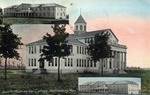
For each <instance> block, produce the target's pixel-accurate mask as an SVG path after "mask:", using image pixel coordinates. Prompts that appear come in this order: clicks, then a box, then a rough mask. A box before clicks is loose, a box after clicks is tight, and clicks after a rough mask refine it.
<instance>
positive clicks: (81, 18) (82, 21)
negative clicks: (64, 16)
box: [75, 15, 86, 24]
mask: <svg viewBox="0 0 150 95" xmlns="http://www.w3.org/2000/svg"><path fill="white" fill-rule="evenodd" d="M75 23H85V24H86V22H85V20H84V19H83V17H82V16H81V15H80V16H79V18H78V19H77V21H76V22H75Z"/></svg>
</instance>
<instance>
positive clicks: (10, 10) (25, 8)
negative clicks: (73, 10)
mask: <svg viewBox="0 0 150 95" xmlns="http://www.w3.org/2000/svg"><path fill="white" fill-rule="evenodd" d="M4 16H5V17H37V18H54V19H60V18H61V19H66V7H65V6H62V5H59V4H56V3H49V4H28V3H22V4H20V5H13V6H10V7H7V8H4Z"/></svg>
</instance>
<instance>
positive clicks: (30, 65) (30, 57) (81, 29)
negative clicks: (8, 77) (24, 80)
mask: <svg viewBox="0 0 150 95" xmlns="http://www.w3.org/2000/svg"><path fill="white" fill-rule="evenodd" d="M100 32H109V33H110V37H109V44H110V46H111V52H112V54H113V55H114V57H113V58H106V59H104V65H103V68H104V73H113V72H116V71H119V72H120V73H124V70H125V68H126V53H127V47H126V46H125V45H121V44H119V43H118V42H119V40H118V38H117V37H116V36H115V34H114V33H113V32H112V30H111V29H103V30H95V31H88V32H87V31H86V22H85V20H84V19H83V17H82V16H81V15H80V16H79V18H78V19H77V21H76V22H75V29H74V34H71V35H70V36H69V37H68V38H67V39H68V44H69V45H71V46H72V48H71V54H70V56H68V57H65V58H61V66H60V71H61V73H78V72H84V71H88V72H99V71H100V69H101V64H100V63H101V62H102V61H100V62H97V63H94V62H93V61H92V60H91V58H90V56H89V55H88V52H87V46H88V43H89V42H90V40H92V39H94V36H95V34H97V33H100ZM44 45H46V41H44V40H39V41H35V42H32V43H29V44H27V45H26V54H27V60H26V71H27V72H34V71H36V70H38V69H40V68H44V69H46V70H47V72H49V73H57V68H58V58H57V57H54V58H53V62H51V63H49V62H46V61H45V62H44V64H42V63H39V61H38V60H39V58H40V54H41V53H42V52H41V49H42V47H43V46H44Z"/></svg>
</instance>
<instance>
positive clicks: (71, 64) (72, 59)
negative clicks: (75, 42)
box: [71, 58, 73, 67]
mask: <svg viewBox="0 0 150 95" xmlns="http://www.w3.org/2000/svg"><path fill="white" fill-rule="evenodd" d="M72 66H73V59H72V58H71V67H72Z"/></svg>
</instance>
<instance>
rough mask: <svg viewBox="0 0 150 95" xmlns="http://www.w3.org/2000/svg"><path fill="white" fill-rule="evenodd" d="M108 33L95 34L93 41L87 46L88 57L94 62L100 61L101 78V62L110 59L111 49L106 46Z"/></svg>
mask: <svg viewBox="0 0 150 95" xmlns="http://www.w3.org/2000/svg"><path fill="white" fill-rule="evenodd" d="M108 39H109V33H108V32H100V33H99V34H96V35H95V37H94V40H91V41H90V43H89V46H88V51H89V55H90V56H91V59H92V60H93V61H94V62H97V61H99V62H100V59H102V63H101V76H102V77H103V60H104V58H109V57H111V47H110V45H109V44H108Z"/></svg>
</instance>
